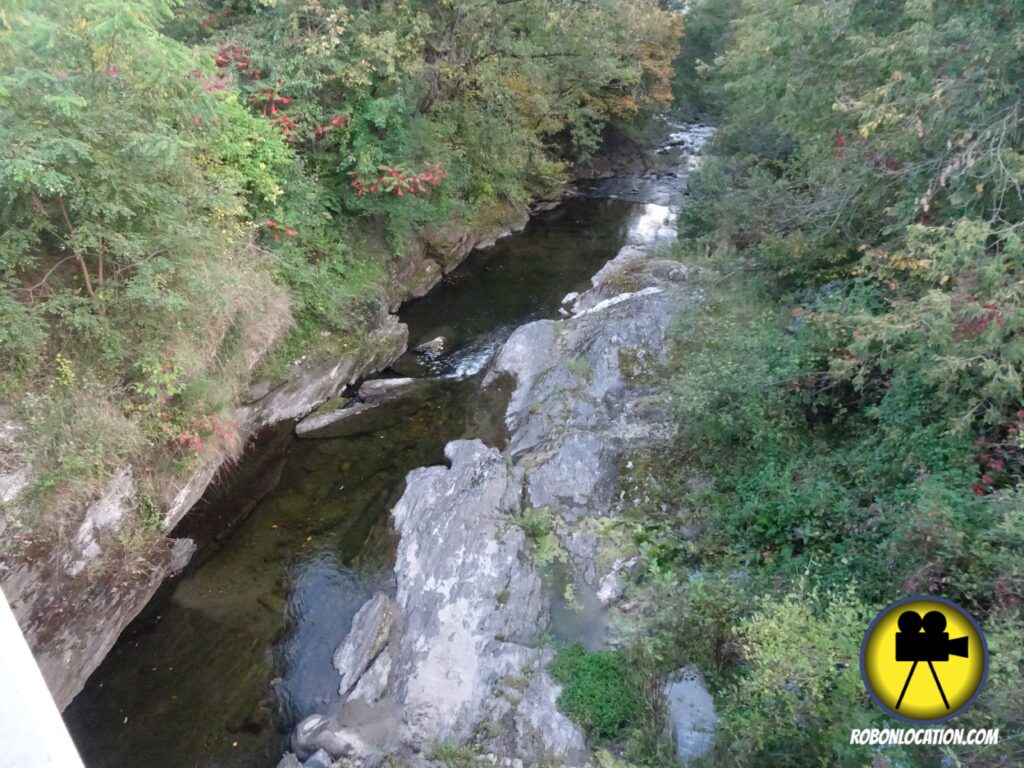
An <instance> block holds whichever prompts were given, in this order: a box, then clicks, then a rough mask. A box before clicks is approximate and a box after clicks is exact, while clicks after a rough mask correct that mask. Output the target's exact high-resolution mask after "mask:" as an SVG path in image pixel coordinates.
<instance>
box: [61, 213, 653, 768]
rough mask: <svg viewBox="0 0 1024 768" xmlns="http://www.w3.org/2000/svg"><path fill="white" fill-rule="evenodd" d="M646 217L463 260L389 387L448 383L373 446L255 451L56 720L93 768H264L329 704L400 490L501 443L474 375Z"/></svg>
mask: <svg viewBox="0 0 1024 768" xmlns="http://www.w3.org/2000/svg"><path fill="white" fill-rule="evenodd" d="M637 215H638V212H637V207H636V206H635V205H632V204H629V203H626V202H622V201H614V200H603V199H595V198H577V199H572V200H568V201H566V202H565V203H564V204H563V205H561V206H559V207H558V208H556V209H555V210H553V211H551V212H549V213H547V214H544V215H542V216H539V217H536V218H535V219H534V220H532V221H531V222H530V224H529V225H528V226H527V228H526V229H525V230H524V231H523V232H521V233H518V234H516V235H513V236H511V237H509V238H506V239H505V240H502V241H499V243H498V244H497V245H495V246H492V247H491V248H488V249H485V250H481V251H477V252H475V253H473V254H472V255H471V256H470V257H469V258H468V259H467V261H466V262H465V263H464V264H463V266H461V267H460V268H459V269H458V270H456V271H455V272H454V273H452V274H451V275H448V276H446V278H445V279H444V281H443V282H442V284H441V285H440V286H438V288H436V289H435V290H434V291H433V292H432V293H431V294H430V295H429V296H427V297H426V298H424V299H421V300H419V301H417V302H414V303H411V304H410V305H408V306H407V307H406V308H404V309H403V311H402V312H401V313H400V314H401V317H402V320H403V321H404V322H406V323H408V324H409V328H410V341H411V343H412V344H417V343H419V342H421V341H424V340H427V339H431V338H434V337H436V336H444V337H445V352H444V353H443V354H441V355H438V356H433V357H427V356H419V355H413V354H409V355H406V356H405V357H404V358H403V359H402V360H400V361H398V362H397V363H396V364H395V366H394V368H395V370H394V373H400V374H402V375H412V376H436V377H442V378H444V379H446V381H445V382H444V383H443V384H442V386H441V387H440V388H439V389H438V390H435V391H434V392H433V393H432V394H431V396H430V397H426V398H422V399H421V400H420V401H417V402H415V403H413V404H406V405H403V406H401V407H396V408H395V409H394V410H393V411H392V412H390V417H389V419H387V420H385V421H384V422H383V423H380V424H378V425H376V426H375V427H373V428H372V431H369V432H367V433H365V434H360V435H357V436H353V437H346V438H335V439H306V440H301V439H296V438H295V437H294V436H293V434H292V433H291V426H292V425H290V424H287V425H282V426H281V427H279V428H277V429H275V430H272V431H270V432H268V433H267V434H264V435H262V436H261V438H260V441H259V444H258V445H257V446H256V447H255V448H254V449H253V450H251V451H250V452H249V454H247V456H246V457H243V459H242V462H241V463H240V467H241V468H240V469H239V471H238V472H237V474H236V475H235V477H234V478H232V479H231V480H230V481H228V482H226V484H225V485H224V486H222V487H216V488H213V489H211V491H210V492H208V493H207V495H206V496H205V497H204V499H203V501H202V502H201V503H200V504H199V505H198V506H197V507H196V508H195V509H194V510H193V511H192V512H190V513H189V515H188V516H187V517H186V518H185V520H184V521H183V522H182V524H181V526H180V527H179V528H178V530H176V531H175V535H177V536H188V537H192V538H194V539H196V540H197V542H198V543H199V545H200V550H199V552H198V553H197V555H196V557H195V559H194V560H193V564H192V565H191V566H190V568H189V570H188V571H187V572H186V573H185V574H184V575H183V576H182V577H179V578H178V579H177V580H175V581H174V582H172V583H170V584H168V585H165V587H164V589H163V590H162V592H161V594H160V595H159V596H158V597H157V598H156V599H154V601H153V602H152V603H151V605H150V606H149V607H148V608H147V610H146V611H144V612H143V615H141V616H140V617H139V618H138V619H137V620H136V621H135V622H133V624H132V625H131V626H130V627H129V628H128V629H127V630H125V632H124V634H123V635H122V637H121V639H120V640H119V641H118V643H117V645H116V646H115V648H114V650H113V651H112V652H111V654H110V655H109V656H108V658H107V659H106V660H105V661H104V663H103V664H102V665H101V666H100V668H99V669H98V670H97V671H96V672H95V673H94V674H93V676H92V677H91V678H90V680H89V682H88V684H87V685H86V688H85V690H84V691H83V692H82V693H81V694H80V695H79V696H78V697H77V698H76V699H75V701H74V702H73V703H72V704H71V706H70V707H68V709H67V711H66V712H65V719H66V720H67V722H68V726H69V728H70V730H71V732H72V735H73V736H74V738H75V741H76V743H77V745H78V747H79V749H80V751H81V753H82V756H83V759H84V760H85V762H86V765H87V766H88V767H89V768H120V767H121V766H138V765H142V766H147V768H190V767H192V766H195V767H196V768H222V767H223V768H229V767H230V768H241V767H242V766H246V767H248V766H261V765H266V766H272V765H275V764H276V762H277V760H278V759H279V757H280V755H281V753H282V751H283V750H284V749H285V748H286V735H287V732H288V730H289V729H290V728H291V727H292V726H293V725H294V724H295V723H296V722H297V721H298V720H300V719H301V718H303V717H305V716H307V715H309V714H312V713H314V712H317V711H322V710H324V709H326V708H327V707H329V705H330V704H331V703H332V702H334V701H335V700H336V697H337V691H336V687H337V684H338V677H337V674H336V673H335V672H334V670H333V668H332V667H331V656H332V654H333V652H334V649H335V648H336V647H337V645H338V644H339V643H340V642H341V640H342V639H343V638H344V636H345V634H346V632H347V631H348V628H349V625H350V623H351V620H352V616H353V615H354V613H355V611H356V610H358V608H359V607H360V605H362V603H363V602H364V601H365V600H366V598H367V597H368V596H369V595H370V594H371V593H372V592H373V591H374V590H375V589H377V588H379V587H385V588H386V587H387V586H388V583H389V580H390V579H391V565H392V557H393V550H394V542H393V539H392V532H391V528H390V524H389V520H388V514H387V512H388V511H389V510H390V508H391V506H392V505H393V503H394V502H395V501H396V500H397V499H398V497H399V496H400V495H401V492H402V489H403V485H404V477H405V475H406V473H408V472H409V471H410V470H411V469H414V468H416V467H419V466H424V465H431V464H439V463H442V461H443V448H444V445H445V443H446V442H448V441H449V440H452V439H456V438H459V437H481V438H482V439H484V441H485V442H488V443H489V444H492V445H495V444H498V445H500V444H501V443H502V441H503V439H504V438H503V427H502V416H503V413H504V404H505V402H506V398H507V394H508V392H507V386H508V384H507V382H505V383H503V384H499V385H497V386H496V387H495V388H494V389H493V391H482V390H481V389H480V387H479V378H480V377H479V375H478V373H479V372H480V371H481V370H482V369H483V367H484V366H485V365H486V363H487V361H488V360H489V359H490V357H491V355H493V353H494V352H495V351H496V349H497V348H498V347H499V346H500V344H501V343H502V342H503V341H504V340H505V339H506V338H507V337H508V335H509V334H510V333H511V332H512V331H513V330H514V329H515V328H516V327H518V326H519V325H521V324H523V323H525V322H528V321H530V320H533V319H537V318H540V317H553V316H556V315H557V310H558V306H559V303H560V301H561V299H562V297H563V296H564V295H565V294H566V293H568V292H570V291H575V290H581V289H584V288H586V287H587V286H588V285H589V278H590V276H591V275H592V274H594V273H595V272H596V271H597V270H598V269H599V268H600V267H601V266H602V265H603V264H604V263H605V262H606V261H608V260H609V259H610V258H612V257H613V256H614V255H615V254H616V253H617V252H618V250H619V248H620V247H621V245H622V243H623V242H624V239H625V237H626V233H627V230H628V228H629V224H630V222H631V221H632V220H633V219H634V218H635V217H636V216H637Z"/></svg>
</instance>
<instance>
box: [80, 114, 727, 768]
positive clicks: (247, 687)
mask: <svg viewBox="0 0 1024 768" xmlns="http://www.w3.org/2000/svg"><path fill="white" fill-rule="evenodd" d="M709 134H710V131H709V129H706V128H702V127H696V128H692V127H691V128H689V129H686V130H681V131H679V133H677V134H676V135H674V136H673V138H672V140H671V141H670V142H669V143H668V146H669V147H670V148H669V149H667V151H666V154H667V156H668V157H667V159H668V162H665V161H664V159H663V161H662V162H661V163H660V169H659V170H656V171H649V172H645V173H639V174H635V175H627V176H617V177H613V178H608V179H602V180H600V181H598V182H597V183H595V184H592V185H588V186H587V187H586V188H584V189H583V190H582V193H581V195H580V196H579V197H578V198H576V199H572V200H569V201H567V202H566V203H565V204H563V205H562V206H561V207H560V208H558V209H556V210H554V211H552V212H550V213H548V214H546V215H545V216H543V217H538V218H535V219H534V220H533V221H531V223H530V225H529V226H528V227H527V229H526V231H525V232H523V233H521V234H520V235H516V236H513V237H511V238H508V239H506V240H503V241H501V242H500V243H498V244H497V245H496V246H493V247H492V248H489V249H487V250H484V251H481V252H479V253H477V254H474V255H472V256H471V257H470V259H469V260H468V261H467V263H466V264H465V265H463V267H462V268H461V269H459V270H457V271H456V272H454V273H452V275H450V276H449V278H447V279H446V282H443V283H442V285H441V286H440V287H439V288H437V289H435V291H434V292H433V293H432V294H430V295H429V296H428V297H427V298H426V299H423V300H422V302H421V303H419V304H413V305H410V306H409V307H408V308H407V310H406V311H405V312H404V313H403V318H402V319H403V320H405V321H406V322H407V323H408V325H409V328H410V343H411V344H412V345H413V346H417V345H419V344H422V343H424V342H432V341H433V340H435V339H437V338H441V339H443V342H442V343H441V345H440V346H439V347H438V346H437V345H428V346H427V347H426V348H425V349H426V351H425V352H424V353H423V354H419V355H409V356H406V357H405V358H403V359H400V360H399V361H397V362H396V363H395V364H394V366H393V369H392V370H390V371H387V372H386V377H385V378H384V379H381V380H377V381H373V382H367V383H366V384H364V385H363V386H362V387H361V388H360V390H359V391H350V392H347V393H346V394H347V395H348V398H347V401H345V402H333V403H330V404H328V406H326V407H324V408H322V409H321V410H320V411H319V412H315V413H314V414H312V415H311V416H309V417H307V418H306V419H305V420H304V421H303V422H299V424H298V426H297V428H296V429H295V432H298V433H299V434H300V435H301V436H300V437H298V438H296V437H295V434H294V432H293V431H292V429H291V424H289V425H287V426H286V427H284V428H282V429H280V430H278V431H277V432H276V433H271V434H267V435H264V437H263V439H262V440H263V442H262V443H261V445H260V446H259V450H258V451H257V452H256V453H255V454H254V455H253V456H251V457H250V458H249V459H246V460H244V461H243V470H242V471H241V472H240V473H239V475H238V477H237V479H236V481H235V482H234V483H233V484H232V485H231V486H230V487H228V488H225V489H220V490H219V491H218V492H217V493H215V494H211V495H209V496H208V498H207V499H206V501H205V502H204V503H203V504H201V505H200V507H199V508H197V510H196V511H195V512H193V513H192V514H190V515H189V516H188V517H186V519H185V522H184V523H183V524H182V525H183V526H185V529H184V533H187V534H188V535H189V536H190V538H194V539H195V540H196V541H197V542H198V544H199V555H198V556H197V559H196V562H195V563H194V565H193V566H192V569H191V570H190V571H188V572H187V573H186V574H185V576H184V577H183V578H181V579H180V580H178V581H177V582H175V583H172V584H171V585H170V586H168V587H166V588H165V589H166V590H167V593H168V594H165V595H164V596H163V597H159V598H158V599H157V600H156V601H154V604H153V605H152V607H151V610H150V611H149V612H148V613H147V614H144V615H143V617H141V618H140V619H139V620H137V621H136V623H135V624H134V625H133V626H132V627H131V628H130V629H129V630H128V632H126V633H125V635H124V637H123V638H122V640H121V641H120V642H119V644H118V646H117V647H116V648H115V651H114V652H113V653H112V654H111V656H110V657H109V658H108V659H107V661H106V662H104V664H103V665H102V666H101V667H100V669H99V670H98V672H97V673H96V675H94V676H93V678H92V679H91V680H90V682H89V684H88V685H87V686H86V689H85V691H84V692H83V694H82V695H81V696H80V697H79V698H78V699H77V700H76V701H75V703H74V704H73V705H72V706H71V707H70V708H69V710H68V712H67V717H68V720H69V723H70V725H71V727H72V731H73V733H74V735H75V737H76V740H77V742H78V744H79V746H80V748H81V749H82V751H83V754H84V756H85V758H86V762H87V764H88V765H90V766H96V767H98V766H107V765H109V766H122V765H134V764H145V765H147V766H161V765H166V766H172V765H173V766H191V765H195V766H249V765H273V764H275V762H276V761H277V760H278V759H279V758H280V756H281V752H282V751H283V750H285V749H287V750H290V751H289V754H287V755H286V756H285V757H284V758H283V759H282V760H281V764H282V765H284V766H298V765H300V764H305V765H307V766H322V765H331V764H336V763H340V764H342V765H353V766H356V765H358V766H370V765H382V764H384V761H385V760H390V761H391V763H392V764H409V765H415V764H430V762H431V759H432V757H431V756H432V755H433V754H434V750H435V749H436V748H437V747H438V745H444V744H460V745H466V744H469V745H471V746H472V748H473V749H474V750H475V751H476V752H478V753H479V754H481V755H484V756H487V759H489V760H491V761H493V762H496V763H498V762H500V763H502V764H509V765H518V764H525V765H535V764H540V763H541V762H544V763H545V764H563V765H574V766H582V765H586V764H588V763H589V761H590V757H589V754H588V751H587V746H586V743H585V740H584V736H583V733H582V732H581V731H580V729H579V728H578V727H577V726H576V725H574V724H573V723H572V722H570V721H569V720H568V719H566V718H565V717H564V716H563V715H561V714H560V713H559V712H558V709H557V706H556V700H557V696H558V688H557V686H556V685H555V684H554V683H553V682H552V680H551V679H550V678H549V677H548V675H547V672H546V671H545V670H546V666H547V663H548V661H549V660H550V658H551V655H552V650H551V649H550V647H549V646H550V643H546V642H544V639H545V638H546V637H552V636H553V637H555V638H560V637H562V638H583V639H585V640H586V641H587V642H588V643H589V644H591V645H599V644H601V643H602V642H604V640H605V634H606V632H607V626H608V623H609V616H610V615H612V614H613V613H614V612H615V611H616V610H617V603H618V601H619V600H620V598H621V596H622V593H623V590H624V585H625V580H626V578H627V576H628V572H629V570H630V569H631V568H632V567H634V565H635V563H636V560H635V559H634V557H633V553H632V551H631V545H630V542H629V541H627V540H620V539H618V538H616V534H614V533H610V532H611V531H614V529H615V526H614V525H613V524H612V523H614V520H615V518H616V515H617V514H618V511H619V508H618V488H619V483H618V480H619V472H620V468H621V465H622V461H623V458H624V456H626V454H627V453H628V452H629V451H630V450H631V449H632V448H634V447H637V446H641V445H645V444H649V443H651V442H652V441H657V440H660V439H663V438H664V437H666V436H667V435H668V434H669V433H670V430H671V426H670V421H669V419H668V417H667V415H666V414H665V412H664V398H663V396H662V394H661V392H660V391H659V387H658V382H659V367H660V366H661V365H663V364H664V363H665V362H666V355H667V353H668V350H667V335H668V330H669V326H670V324H671V323H672V322H673V320H674V319H675V318H676V317H677V316H678V314H679V312H680V311H681V310H682V309H683V308H685V307H686V306H688V305H690V304H692V303H694V302H695V301H696V300H697V299H698V298H699V296H698V295H697V294H696V292H695V291H694V290H693V289H692V288H690V287H689V285H688V283H687V280H686V277H687V272H686V268H685V267H684V266H683V265H681V264H679V263H678V262H675V261H672V260H668V259H665V258H663V257H662V250H663V249H664V248H665V247H666V246H667V245H669V244H670V243H671V241H672V239H673V238H674V237H675V216H676V211H677V209H678V206H679V205H680V204H681V200H682V198H681V195H682V192H683V190H684V188H685V178H686V173H687V171H688V170H689V168H690V166H691V164H692V163H693V162H694V157H695V156H696V153H697V152H698V151H699V148H700V146H701V144H702V143H703V140H704V139H706V138H707V136H708V135H709ZM531 275H532V277H531ZM563 294H568V295H567V296H565V298H564V300H562V295H563ZM474 307H475V308H476V310H477V311H475V312H474V311H473V308H474ZM481 310H482V311H481ZM523 323H525V324H523ZM389 377H390V378H389ZM538 519H542V520H543V521H544V528H545V531H546V533H545V535H546V536H548V537H549V541H548V545H549V549H551V548H553V549H554V550H557V551H556V555H555V556H554V557H553V558H544V560H545V561H547V560H548V559H550V560H551V561H552V562H539V561H540V560H541V558H538V557H536V555H537V548H538V544H537V541H536V537H535V536H534V537H533V538H531V537H529V536H527V533H526V531H527V530H530V529H531V528H534V527H535V526H530V525H524V521H529V520H538ZM666 695H667V699H668V701H669V702H670V704H671V703H672V702H678V706H674V705H673V707H672V709H673V711H674V712H676V715H677V716H676V717H675V718H674V723H675V726H674V730H675V738H676V740H677V742H678V743H679V744H680V745H681V749H682V750H683V751H682V752H681V754H684V753H685V755H690V754H692V753H695V752H699V751H700V749H701V748H702V746H706V744H707V743H708V740H709V739H710V733H711V731H712V729H713V710H712V709H711V708H710V701H709V700H708V699H707V697H706V694H704V693H703V689H702V687H701V685H700V682H699V678H698V677H696V676H695V675H693V674H687V673H683V672H681V673H680V675H679V677H678V679H675V680H672V681H667V688H666Z"/></svg>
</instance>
